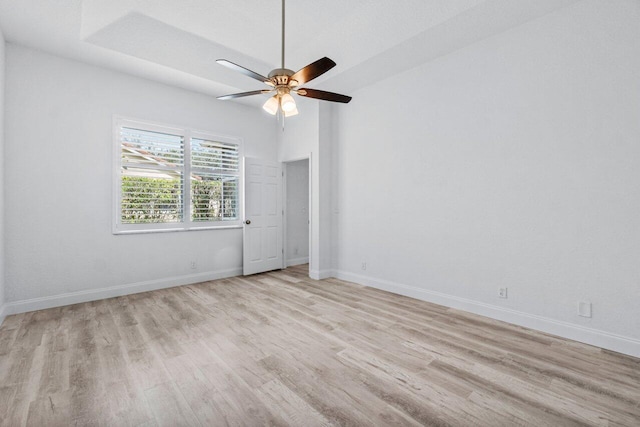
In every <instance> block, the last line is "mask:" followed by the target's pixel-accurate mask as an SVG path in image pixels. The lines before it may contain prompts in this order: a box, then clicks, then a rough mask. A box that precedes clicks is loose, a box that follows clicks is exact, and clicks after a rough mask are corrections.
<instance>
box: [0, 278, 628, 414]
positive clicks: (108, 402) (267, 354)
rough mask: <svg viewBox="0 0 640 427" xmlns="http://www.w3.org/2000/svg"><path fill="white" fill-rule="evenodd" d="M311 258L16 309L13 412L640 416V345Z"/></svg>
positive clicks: (9, 362)
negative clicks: (520, 322)
mask: <svg viewBox="0 0 640 427" xmlns="http://www.w3.org/2000/svg"><path fill="white" fill-rule="evenodd" d="M305 269H306V266H302V267H297V268H290V269H288V270H285V271H281V272H273V273H268V274H260V275H255V276H251V277H247V278H242V277H238V278H233V279H227V280H217V281H212V282H206V283H201V284H197V285H191V286H183V287H177V288H173V289H167V290H161V291H155V292H148V293H143V294H137V295H130V296H126V297H120V298H113V299H109V300H103V301H97V302H92V303H85V304H77V305H73V306H67V307H62V308H56V309H50V310H42V311H37V312H32V313H25V314H21V315H16V316H10V317H8V318H7V319H6V320H5V322H4V324H3V325H2V327H1V328H0V418H1V422H0V424H1V425H3V426H19V425H24V424H28V425H34V426H45V425H51V426H57V425H61V426H62V425H64V426H66V425H110V426H126V425H144V426H155V425H167V426H177V425H226V424H228V425H251V426H253V425H294V426H314V425H366V426H369V425H382V426H388V425H466V426H470V425H484V426H499V425H535V426H571V425H627V426H638V425H640V359H635V358H632V357H626V356H623V355H620V354H616V353H612V352H608V351H604V350H601V349H598V348H595V347H590V346H587V345H582V344H578V343H575V342H571V341H567V340H564V339H560V338H557V337H553V336H549V335H545V334H542V333H538V332H534V331H530V330H527V329H524V328H519V327H515V326H510V325H508V324H505V323H501V322H498V321H493V320H490V319H486V318H483V317H479V316H475V315H471V314H465V313H463V312H460V311H456V310H452V309H447V308H445V307H441V306H437V305H433V304H429V303H425V302H421V301H417V300H413V299H410V298H405V297H401V296H397V295H393V294H390V293H386V292H382V291H378V290H375V289H371V288H365V287H362V286H358V285H354V284H351V283H347V282H342V281H340V280H333V279H331V280H324V281H314V280H311V279H308V278H307V277H306V271H305Z"/></svg>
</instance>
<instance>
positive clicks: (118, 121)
mask: <svg viewBox="0 0 640 427" xmlns="http://www.w3.org/2000/svg"><path fill="white" fill-rule="evenodd" d="M122 127H129V128H134V129H141V130H145V131H149V132H160V133H165V134H171V135H176V136H181V137H182V138H183V140H184V159H183V160H184V162H183V163H184V166H183V169H182V171H183V177H184V179H183V182H182V196H183V197H182V200H183V202H182V203H183V206H182V210H183V212H182V215H183V220H182V222H173V223H152V224H123V223H122V211H121V208H122V206H121V197H122V181H121V177H122V175H121V167H122V156H121V153H122V151H121V147H120V129H121V128H122ZM112 132H113V140H112V141H113V142H112V147H113V163H112V175H113V180H112V185H113V209H112V217H113V218H112V233H113V234H140V233H162V232H173V231H196V230H218V229H230V228H242V219H243V218H244V161H243V158H244V144H243V141H242V138H239V137H233V136H227V135H221V134H219V133H216V132H211V131H203V130H198V129H192V128H189V127H185V126H176V125H166V124H159V123H153V122H149V121H147V120H139V119H131V118H125V117H122V116H113V129H112ZM192 138H194V139H204V140H210V141H218V142H223V143H228V144H236V145H237V146H238V190H237V191H238V200H237V207H236V209H237V212H238V215H237V219H235V220H220V221H192V220H191V173H192V168H191V140H192Z"/></svg>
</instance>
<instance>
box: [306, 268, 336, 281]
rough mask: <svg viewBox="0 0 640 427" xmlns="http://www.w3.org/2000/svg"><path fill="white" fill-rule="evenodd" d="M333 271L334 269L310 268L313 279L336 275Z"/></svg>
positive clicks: (310, 275)
mask: <svg viewBox="0 0 640 427" xmlns="http://www.w3.org/2000/svg"><path fill="white" fill-rule="evenodd" d="M333 273H334V272H333V270H309V277H311V278H312V279H313V280H322V279H328V278H329V277H335V275H334V274H333Z"/></svg>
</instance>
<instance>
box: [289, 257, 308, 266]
mask: <svg viewBox="0 0 640 427" xmlns="http://www.w3.org/2000/svg"><path fill="white" fill-rule="evenodd" d="M308 263H309V257H308V256H307V257H303V258H292V259H288V260H287V264H286V266H287V267H292V266H294V265H301V264H308Z"/></svg>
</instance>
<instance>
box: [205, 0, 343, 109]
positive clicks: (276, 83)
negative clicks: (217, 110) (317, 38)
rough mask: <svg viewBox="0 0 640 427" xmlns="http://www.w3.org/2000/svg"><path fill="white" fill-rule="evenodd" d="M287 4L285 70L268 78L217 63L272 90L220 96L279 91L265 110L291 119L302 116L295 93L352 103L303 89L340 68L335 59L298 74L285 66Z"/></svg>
mask: <svg viewBox="0 0 640 427" xmlns="http://www.w3.org/2000/svg"><path fill="white" fill-rule="evenodd" d="M284 2H285V0H282V62H281V64H282V67H281V68H276V69H274V70H271V72H270V73H269V76H268V77H264V76H262V75H260V74H258V73H256V72H254V71H251V70H249V69H247V68H244V67H242V66H240V65H238V64H235V63H233V62H231V61H228V60H226V59H218V60H217V61H216V62H217V63H218V64H220V65H223V66H225V67H227V68H230V69H232V70H234V71H238V72H240V73H242V74H244V75H245V76H248V77H251V78H253V79H255V80H259V81H261V82H263V83H264V84H266V85H267V86H271V89H261V90H254V91H251V92H242V93H234V94H231V95H223V96H219V97H218V99H220V100H227V99H234V98H242V97H245V96H252V95H260V94H267V93H268V94H271V93H273V92H275V94H274V95H273V96H271V97H270V98H269V99H267V102H265V103H264V105H263V106H262V108H263V109H264V110H265V111H266V112H268V113H269V114H272V115H276V114H278V113H280V114H278V116H280V117H283V118H284V117H290V116H295V115H296V114H298V108H297V106H296V101H295V99H294V98H293V96H291V94H292V93H294V94H296V95H299V96H304V97H307V98H315V99H320V100H323V101H331V102H340V103H344V104H346V103H348V102H349V101H351V97H350V96H346V95H340V94H338V93H333V92H326V91H323V90H318V89H308V88H299V86H300V85H302V84H305V83H307V82H309V81H311V80H313V79H315V78H316V77H319V76H321V75H322V74H324V73H326V72H327V71H329V70H330V69H331V68H333V67H335V66H336V63H335V62H333V61H332V60H331V59H329V58H327V57H324V58H321V59H318V60H317V61H315V62H313V63H311V64H309V65H307V66H306V67H304V68H301V69H300V70H298V71H296V72H294V71H293V70H290V69H288V68H285V67H284V28H285V27H284V24H285V13H284V10H285V9H284Z"/></svg>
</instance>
